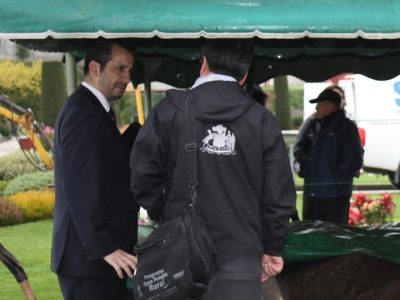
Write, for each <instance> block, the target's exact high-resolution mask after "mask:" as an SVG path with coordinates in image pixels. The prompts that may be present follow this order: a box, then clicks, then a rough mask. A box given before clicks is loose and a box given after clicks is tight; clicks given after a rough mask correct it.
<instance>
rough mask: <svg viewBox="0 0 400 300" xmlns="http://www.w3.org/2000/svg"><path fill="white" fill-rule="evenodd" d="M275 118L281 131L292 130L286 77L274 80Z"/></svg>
mask: <svg viewBox="0 0 400 300" xmlns="http://www.w3.org/2000/svg"><path fill="white" fill-rule="evenodd" d="M274 93H275V95H276V99H275V116H276V118H277V119H278V122H279V124H280V125H281V129H282V130H290V129H292V118H291V113H290V101H289V85H288V80H287V76H279V77H276V78H274Z"/></svg>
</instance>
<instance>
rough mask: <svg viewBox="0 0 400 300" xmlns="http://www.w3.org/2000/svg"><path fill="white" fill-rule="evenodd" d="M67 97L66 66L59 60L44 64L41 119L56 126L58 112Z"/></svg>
mask: <svg viewBox="0 0 400 300" xmlns="http://www.w3.org/2000/svg"><path fill="white" fill-rule="evenodd" d="M66 98H67V87H66V84H65V75H64V68H63V65H62V63H61V62H59V61H48V62H43V64H42V97H41V101H40V103H41V113H42V119H41V121H42V122H43V123H44V124H45V125H48V126H51V127H54V125H55V123H56V119H57V115H58V112H59V111H60V108H61V106H62V105H63V103H64V101H65V99H66Z"/></svg>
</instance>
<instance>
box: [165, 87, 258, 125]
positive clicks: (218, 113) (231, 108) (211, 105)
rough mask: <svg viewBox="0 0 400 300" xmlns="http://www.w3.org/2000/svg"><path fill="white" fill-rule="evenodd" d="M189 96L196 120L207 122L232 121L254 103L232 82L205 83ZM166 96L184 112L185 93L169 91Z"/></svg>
mask: <svg viewBox="0 0 400 300" xmlns="http://www.w3.org/2000/svg"><path fill="white" fill-rule="evenodd" d="M191 94H192V96H193V102H194V106H195V114H196V119H200V120H203V121H208V122H226V121H231V120H234V119H236V118H237V117H239V116H240V115H242V114H243V113H244V112H245V111H246V110H247V109H248V108H249V107H250V106H251V105H253V104H254V103H255V100H254V99H253V98H252V97H251V96H250V95H249V94H248V93H247V92H246V91H245V90H244V89H243V88H242V87H241V86H240V85H239V84H238V83H237V82H233V81H211V82H205V83H203V84H201V85H199V86H197V87H195V88H194V89H192V90H191ZM166 95H167V99H168V101H170V102H171V103H172V104H173V105H175V106H176V107H178V108H179V109H180V110H182V111H185V99H186V96H187V91H181V90H169V91H167V92H166ZM227 99H229V101H227Z"/></svg>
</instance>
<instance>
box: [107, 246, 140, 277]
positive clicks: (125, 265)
mask: <svg viewBox="0 0 400 300" xmlns="http://www.w3.org/2000/svg"><path fill="white" fill-rule="evenodd" d="M104 260H105V261H106V262H107V263H108V264H109V265H111V266H112V267H113V268H114V269H115V271H116V272H117V274H118V277H119V278H121V279H122V278H124V275H123V274H122V269H123V270H125V273H126V274H127V275H128V276H129V277H130V278H132V277H133V275H132V270H135V269H136V263H137V259H136V257H135V256H134V255H131V254H129V253H126V252H125V251H122V250H120V249H118V250H117V251H115V252H113V253H111V254H109V255H107V256H105V257H104Z"/></svg>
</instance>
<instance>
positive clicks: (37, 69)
mask: <svg viewBox="0 0 400 300" xmlns="http://www.w3.org/2000/svg"><path fill="white" fill-rule="evenodd" d="M0 74H4V75H3V76H0V95H7V96H8V97H9V98H10V100H11V101H12V102H14V103H15V104H17V105H19V106H21V107H22V108H24V109H28V108H30V109H31V110H32V111H33V113H34V115H35V118H36V119H37V120H40V94H41V90H40V80H41V76H42V61H41V60H38V61H35V62H32V63H30V64H29V65H26V64H25V63H23V62H16V61H11V60H8V59H6V60H0Z"/></svg>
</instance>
